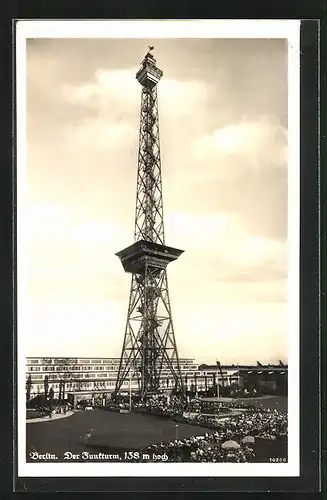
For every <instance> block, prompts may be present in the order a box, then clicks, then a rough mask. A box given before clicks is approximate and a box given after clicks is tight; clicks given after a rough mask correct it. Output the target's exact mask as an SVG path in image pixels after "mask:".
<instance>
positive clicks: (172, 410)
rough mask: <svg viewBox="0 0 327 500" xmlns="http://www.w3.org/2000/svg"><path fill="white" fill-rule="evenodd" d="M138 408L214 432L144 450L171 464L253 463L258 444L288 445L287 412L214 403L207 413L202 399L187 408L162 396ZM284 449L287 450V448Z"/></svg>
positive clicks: (192, 402) (196, 400)
mask: <svg viewBox="0 0 327 500" xmlns="http://www.w3.org/2000/svg"><path fill="white" fill-rule="evenodd" d="M136 406H137V407H138V408H139V409H140V410H143V411H147V412H150V413H152V414H155V415H160V416H165V417H168V418H172V419H173V420H174V421H176V422H180V423H188V424H192V425H199V426H202V427H206V428H209V429H210V430H211V432H207V433H205V434H204V435H199V436H193V437H188V438H185V439H175V440H172V441H170V442H168V443H163V442H161V443H158V444H153V445H151V446H150V447H147V448H144V449H143V450H141V451H142V453H144V454H145V455H146V454H149V455H150V456H151V455H152V454H153V453H154V454H159V455H162V454H164V455H165V456H167V460H168V461H173V462H175V461H183V462H184V461H190V462H192V461H195V462H253V461H255V460H256V448H257V446H256V445H257V443H258V441H260V440H265V441H266V442H268V443H269V442H275V444H277V445H278V444H280V443H282V444H285V443H286V439H287V413H286V412H281V411H279V410H276V409H274V410H272V409H268V408H258V407H255V406H249V405H246V406H245V405H243V404H242V403H240V404H236V405H235V404H233V405H230V404H228V403H223V402H215V404H214V405H212V408H211V411H210V412H209V413H205V414H204V413H203V402H202V401H201V400H199V399H194V400H193V401H191V402H189V403H188V404H186V405H185V404H183V403H182V402H181V400H180V399H178V398H177V397H176V398H174V397H171V398H170V399H167V398H163V397H160V396H155V397H153V398H151V399H149V400H148V401H147V402H146V403H145V404H143V405H142V404H141V403H138V404H137V405H136ZM266 446H267V444H266ZM283 449H284V450H286V446H284V448H283ZM285 453H286V451H285ZM141 456H142V454H141Z"/></svg>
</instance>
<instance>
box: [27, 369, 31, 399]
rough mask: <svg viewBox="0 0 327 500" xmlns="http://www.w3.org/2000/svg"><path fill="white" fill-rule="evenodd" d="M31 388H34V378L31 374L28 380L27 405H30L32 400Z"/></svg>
mask: <svg viewBox="0 0 327 500" xmlns="http://www.w3.org/2000/svg"><path fill="white" fill-rule="evenodd" d="M31 387H32V377H31V374H29V376H28V378H27V380H26V404H28V403H29V402H30V399H31Z"/></svg>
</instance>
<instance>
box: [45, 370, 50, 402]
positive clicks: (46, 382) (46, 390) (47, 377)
mask: <svg viewBox="0 0 327 500" xmlns="http://www.w3.org/2000/svg"><path fill="white" fill-rule="evenodd" d="M48 389H49V376H48V375H46V376H45V377H44V399H47V397H48Z"/></svg>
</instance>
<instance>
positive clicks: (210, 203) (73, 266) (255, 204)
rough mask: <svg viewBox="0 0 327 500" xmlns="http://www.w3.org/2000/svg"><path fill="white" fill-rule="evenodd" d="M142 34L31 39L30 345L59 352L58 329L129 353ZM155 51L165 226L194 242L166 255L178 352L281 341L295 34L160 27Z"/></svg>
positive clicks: (279, 346)
mask: <svg viewBox="0 0 327 500" xmlns="http://www.w3.org/2000/svg"><path fill="white" fill-rule="evenodd" d="M144 43H145V42H144V40H137V41H135V40H134V41H133V40H119V41H114V43H113V42H112V41H110V40H84V41H78V40H53V41H41V40H37V41H36V42H35V43H34V42H33V43H31V44H30V45H29V48H28V109H27V111H28V189H29V194H28V200H27V205H28V207H29V208H28V210H27V213H26V221H27V222H26V223H27V228H28V230H27V231H26V234H27V237H28V240H27V241H26V247H25V248H26V258H27V259H28V264H29V270H28V279H29V283H28V286H29V294H28V300H29V304H30V308H31V311H32V312H31V315H30V319H29V329H28V331H29V334H28V335H29V337H30V339H31V344H33V348H32V347H31V349H33V352H32V353H31V354H33V353H36V355H37V354H38V353H39V352H40V351H38V352H36V350H37V347H38V346H40V349H41V346H42V350H43V351H42V352H45V351H47V349H49V351H48V354H49V355H54V353H53V351H52V350H51V349H50V347H49V348H48V347H47V346H46V345H45V342H44V341H42V338H44V337H42V335H43V334H44V332H46V335H48V338H49V339H50V338H53V339H56V341H58V344H61V345H65V349H67V352H68V351H69V354H71V355H97V354H98V353H99V352H101V353H102V352H107V355H108V356H110V355H119V354H120V353H119V350H120V347H121V341H122V335H123V331H124V328H125V321H126V310H127V301H128V293H129V283H130V276H129V275H126V274H124V272H123V269H122V267H121V264H120V262H119V259H118V258H117V257H116V256H115V253H116V252H117V251H119V250H120V249H122V248H124V247H125V246H128V245H130V244H131V243H132V239H133V223H134V211H135V194H136V193H135V190H136V173H137V147H138V131H139V105H140V95H141V87H140V85H139V84H138V82H137V81H136V79H135V73H136V71H137V69H138V62H139V60H141V57H142V54H143V50H144ZM146 45H147V44H145V46H146ZM156 50H158V62H159V63H160V65H161V64H162V68H163V70H164V77H163V79H162V81H161V82H160V85H159V87H158V90H159V111H160V141H161V158H162V176H163V194H164V208H165V216H166V218H165V229H166V241H167V244H168V245H172V246H176V247H180V248H181V249H184V250H185V253H183V254H182V256H181V257H180V259H179V260H178V261H177V262H175V263H173V264H171V266H169V270H168V275H169V283H170V294H171V299H172V304H173V316H174V324H175V325H176V332H177V339H178V345H179V346H180V354H181V355H185V356H196V357H197V356H199V357H201V360H203V361H204V360H208V356H209V355H210V353H209V351H210V352H214V351H216V352H219V353H220V354H221V357H224V356H225V358H226V359H227V358H229V357H231V358H232V359H231V361H235V356H240V357H242V356H243V359H244V356H248V357H251V355H252V354H251V353H249V352H248V347H247V346H248V345H252V346H253V351H254V352H253V356H258V357H260V356H261V354H262V353H264V352H268V351H269V353H271V356H273V353H274V352H281V351H283V349H284V347H285V342H286V337H287V335H286V321H285V317H286V308H287V303H286V299H287V297H286V283H285V280H286V265H287V263H286V244H287V243H286V240H287V218H286V214H287V168H286V167H287V161H286V153H287V133H286V130H285V123H286V121H285V113H286V111H285V109H286V107H285V106H286V104H285V103H286V97H287V93H285V92H286V90H287V88H286V87H287V86H286V83H285V82H286V81H287V80H286V77H287V72H286V68H287V66H286V65H285V61H284V57H285V54H286V52H285V47H284V48H283V47H282V44H280V42H279V41H270V42H269V41H267V40H265V41H251V42H250V41H247V42H244V41H235V40H234V41H233V40H220V41H217V40H211V41H210V40H207V41H205V40H202V41H195V40H179V41H176V40H175V41H174V40H158V43H157V44H156ZM284 52H285V54H284ZM140 54H141V57H140ZM159 54H160V57H159ZM267 54H269V63H268V62H267V60H266V59H267ZM258 68H261V69H260V71H257V69H258ZM285 89H286V90H285ZM286 115H287V113H286ZM35 311H40V315H39V317H36V316H35V314H36V313H35ZM74 318H76V321H74ZM45 325H46V326H45ZM263 325H267V327H266V326H265V341H263V340H262V341H261V338H262V329H263ZM42 332H43V333H42ZM71 332H73V333H71ZM68 333H69V335H68ZM89 338H92V339H93V341H94V342H93V346H92V349H91V348H88V350H87V354H86V353H85V349H86V347H85V346H83V345H84V344H85V345H86V343H87V340H88V339H89ZM33 339H34V340H33ZM42 342H43V343H42ZM52 343H53V342H52ZM83 343H84V344H83ZM208 346H210V349H209V348H208ZM233 346H234V350H233ZM265 346H266V347H265ZM58 349H59V348H58ZM76 349H77V351H76ZM50 351H51V352H50ZM91 352H92V353H91ZM231 352H233V356H234V358H233V357H232V355H231V354H229V353H231ZM260 353H261V354H260ZM58 355H61V353H59V352H58ZM269 355H270V354H269ZM267 356H268V354H267ZM261 357H262V356H261Z"/></svg>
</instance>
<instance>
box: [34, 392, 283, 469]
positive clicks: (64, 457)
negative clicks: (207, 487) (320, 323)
mask: <svg viewBox="0 0 327 500" xmlns="http://www.w3.org/2000/svg"><path fill="white" fill-rule="evenodd" d="M248 403H249V404H250V401H249V402H248ZM251 404H253V400H252V402H251ZM261 404H264V405H265V407H267V406H268V405H270V406H268V407H278V408H279V409H281V410H282V408H281V407H282V406H283V405H284V407H286V402H285V403H282V402H281V401H278V403H276V399H273V400H268V399H266V400H265V401H263V400H262V402H261ZM261 404H259V406H261ZM277 404H278V406H276V405H277ZM266 405H267V406H266ZM206 432H209V433H210V432H212V431H211V430H209V429H207V428H206V427H201V426H193V425H189V424H184V423H179V424H178V426H176V422H174V421H172V420H170V419H167V418H160V417H157V416H154V415H149V414H144V413H138V412H132V413H126V414H121V413H115V412H110V411H104V410H94V411H92V412H86V411H77V412H76V413H75V414H74V415H72V416H70V417H67V418H63V419H59V420H53V421H51V420H46V421H45V422H40V423H31V424H27V425H26V459H27V461H28V462H43V463H44V462H85V456H84V458H82V453H83V452H88V453H89V455H88V456H87V461H88V462H90V461H97V462H99V461H102V460H101V459H99V458H94V459H93V458H92V457H91V456H90V455H92V454H99V453H105V454H111V455H113V456H112V457H111V458H110V460H112V461H119V460H122V461H125V460H127V455H126V454H128V452H133V451H135V450H138V449H140V448H142V447H146V446H149V445H150V444H152V443H156V442H160V441H164V442H167V441H172V440H174V439H176V438H181V439H182V438H186V437H190V436H199V435H203V434H205V433H206ZM276 446H277V447H278V449H277V448H276ZM280 446H281V445H280V444H278V443H276V442H267V441H266V440H264V441H263V440H257V442H256V445H255V448H256V450H255V451H256V455H257V460H256V461H257V462H267V461H268V460H269V457H273V456H275V457H281V456H286V448H285V446H286V444H285V443H284V444H283V446H282V448H283V449H279V447H280ZM275 448H276V449H275ZM46 453H48V454H51V455H53V456H50V455H45V454H46ZM40 455H43V457H40ZM73 455H75V457H74V456H73ZM77 455H78V456H77ZM103 461H108V458H104V459H103Z"/></svg>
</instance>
